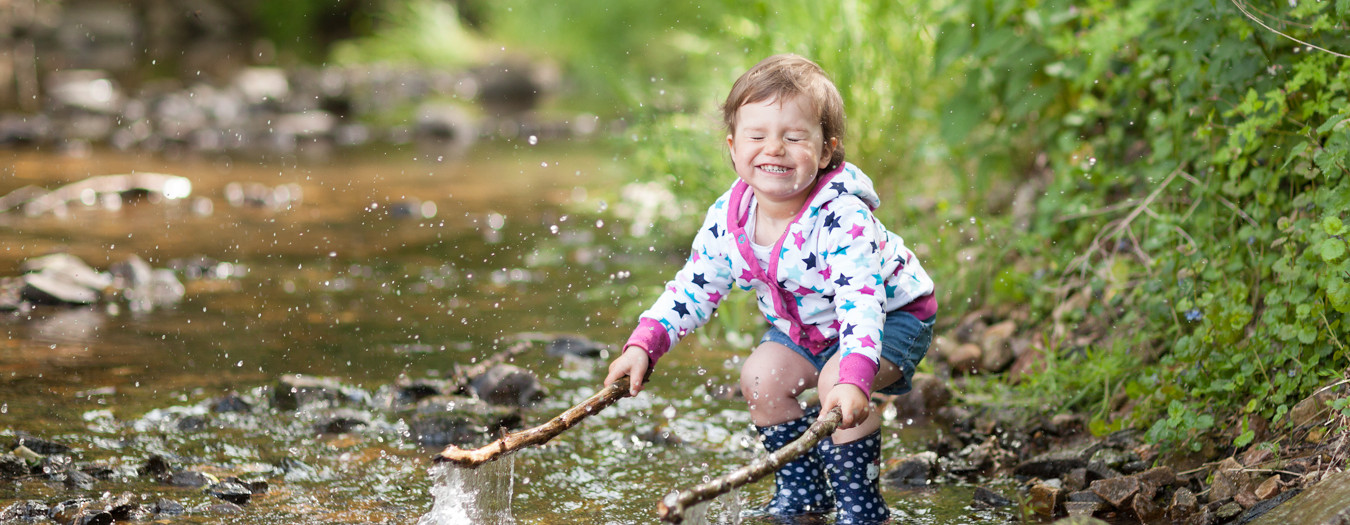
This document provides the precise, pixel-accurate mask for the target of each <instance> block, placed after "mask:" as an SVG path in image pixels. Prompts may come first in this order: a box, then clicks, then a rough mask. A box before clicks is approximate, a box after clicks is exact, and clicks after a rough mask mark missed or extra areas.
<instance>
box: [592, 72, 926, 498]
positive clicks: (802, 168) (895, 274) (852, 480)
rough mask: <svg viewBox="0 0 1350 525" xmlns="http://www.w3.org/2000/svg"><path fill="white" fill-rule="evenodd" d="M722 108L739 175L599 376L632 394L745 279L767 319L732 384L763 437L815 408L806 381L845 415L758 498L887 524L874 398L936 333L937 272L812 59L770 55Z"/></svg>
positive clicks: (902, 374) (896, 387)
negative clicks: (867, 164) (897, 227)
mask: <svg viewBox="0 0 1350 525" xmlns="http://www.w3.org/2000/svg"><path fill="white" fill-rule="evenodd" d="M722 115H723V121H724V122H725V124H726V128H727V132H728V135H727V147H728V148H729V149H730V153H731V164H732V167H733V168H734V169H735V171H736V175H737V177H738V180H737V181H736V182H735V184H733V185H732V187H731V189H730V190H728V191H727V192H726V193H725V194H723V195H722V196H721V197H719V198H718V199H717V201H716V202H714V203H713V205H712V207H710V208H709V209H708V214H707V218H706V219H704V222H703V226H702V228H700V230H699V232H698V234H697V236H695V238H694V244H693V253H692V255H691V256H690V257H689V260H688V262H687V263H686V264H685V265H684V268H683V269H681V270H680V271H679V273H677V274H676V275H675V278H674V279H673V280H671V281H670V282H669V283H667V285H666V291H665V293H664V294H662V295H661V297H660V298H659V299H657V301H656V303H655V304H654V305H652V307H651V308H650V309H648V310H647V311H646V312H644V313H643V314H642V316H641V319H640V320H639V322H638V327H637V329H636V330H634V331H633V335H632V336H631V337H630V338H629V339H628V342H627V344H625V346H624V351H623V353H622V355H620V356H619V357H618V358H616V359H615V360H614V361H613V362H612V363H610V365H609V374H608V376H607V377H606V378H605V384H606V385H609V384H612V383H613V382H615V381H617V380H618V379H619V378H620V377H622V376H624V375H625V374H626V375H628V377H629V378H630V380H631V384H630V386H629V389H630V395H637V393H638V392H639V391H640V390H641V389H642V381H641V379H642V378H643V377H646V374H647V371H648V369H649V368H650V367H652V366H654V365H655V364H656V361H657V360H658V359H660V358H661V356H662V355H664V354H665V353H666V351H667V350H669V349H670V347H671V346H673V345H674V344H675V343H676V342H678V341H679V340H680V338H682V337H684V336H685V335H687V334H688V333H689V332H690V331H691V330H694V329H695V328H697V327H699V326H702V325H703V324H704V323H705V322H707V321H708V319H709V318H710V317H711V316H712V314H713V311H714V310H716V309H717V306H718V304H720V303H721V301H722V299H723V298H724V297H726V294H727V293H729V292H730V291H731V288H732V286H733V285H735V286H738V287H740V288H742V289H745V290H750V289H753V290H754V291H755V293H756V295H757V296H758V298H759V308H760V311H761V312H763V314H764V317H765V318H766V319H767V320H768V321H769V324H770V325H771V328H769V330H768V333H766V334H765V335H764V337H763V338H762V339H761V340H760V343H759V346H757V347H756V348H755V349H754V351H753V352H752V353H751V354H750V357H749V358H748V359H746V361H745V364H744V366H743V367H742V368H741V391H742V393H744V394H745V398H746V400H747V402H748V403H749V405H750V417H751V419H752V420H753V421H754V423H755V425H756V426H757V427H758V429H759V431H760V434H761V436H762V439H763V443H764V446H765V448H766V449H767V450H769V451H770V452H772V451H774V450H777V449H778V448H781V447H782V446H784V445H786V444H787V443H789V442H791V441H793V440H795V439H796V438H797V437H798V436H800V435H801V434H802V433H803V432H804V431H805V430H806V428H807V427H808V426H809V425H810V424H811V422H812V421H814V419H815V417H816V412H815V411H812V412H810V413H807V412H806V411H804V410H803V408H802V406H801V404H799V403H798V401H797V396H798V395H799V394H801V393H802V392H803V391H805V390H806V389H808V388H810V387H812V386H815V387H817V389H818V392H819V395H820V399H821V400H822V402H821V406H820V410H822V411H829V410H830V409H832V408H834V407H838V408H839V409H840V410H841V412H842V414H843V419H842V423H841V424H840V426H839V430H837V431H836V432H835V433H834V434H833V435H832V436H830V438H829V439H825V440H822V442H821V445H820V446H819V447H817V449H816V450H815V451H814V452H813V453H812V454H808V455H805V456H802V457H800V458H798V459H796V460H794V461H792V462H791V463H788V464H787V465H785V466H783V468H781V469H780V470H779V471H778V472H777V478H776V480H775V481H776V490H775V492H774V496H773V499H772V500H771V501H770V502H769V504H768V506H767V507H766V508H765V509H764V510H765V511H766V512H767V513H769V514H771V515H775V516H795V515H802V514H819V513H826V512H829V511H831V510H835V509H837V517H836V523H840V524H854V523H867V524H871V523H882V522H884V521H886V519H887V518H888V517H889V515H890V511H889V510H888V509H887V508H886V503H885V501H883V500H882V498H881V491H880V487H879V477H880V476H879V475H880V455H881V438H880V434H881V433H880V430H879V429H880V424H881V423H880V419H881V418H880V415H879V414H878V413H877V412H875V411H873V410H872V405H871V402H870V396H871V393H872V392H874V391H877V392H883V393H888V394H903V393H905V392H908V391H909V390H910V379H911V378H912V377H913V375H914V367H915V366H916V365H917V364H918V363H919V360H921V359H923V356H924V353H925V352H926V351H927V349H928V343H929V341H930V339H931V337H932V328H933V321H934V319H935V317H936V312H937V302H936V300H935V299H934V297H933V281H932V280H931V279H929V277H928V274H927V273H925V272H924V270H923V268H922V267H921V266H920V265H919V261H918V260H917V259H916V258H915V256H914V253H913V252H911V251H910V250H909V249H907V248H905V244H904V241H902V240H901V239H900V237H899V236H897V235H895V234H894V233H891V232H889V231H887V230H886V228H885V227H884V226H882V225H881V223H880V222H878V221H877V219H876V217H874V216H873V215H872V210H873V209H874V208H876V207H877V205H878V204H879V200H878V197H877V195H876V192H875V191H874V190H873V188H872V181H871V180H870V179H868V178H867V176H866V175H864V174H863V173H862V171H860V170H858V168H857V167H855V166H853V165H852V164H849V163H846V162H844V145H843V136H844V110H843V100H842V99H841V98H840V96H839V92H838V90H837V89H836V88H835V86H834V84H833V83H832V82H831V81H830V80H829V78H828V77H826V75H825V72H824V71H823V70H821V68H820V67H819V66H817V65H816V64H815V63H813V62H811V61H810V60H807V59H805V58H802V57H799V56H795V55H776V56H772V57H769V58H767V59H764V60H763V61H762V62H760V63H759V64H757V65H756V66H754V67H753V68H751V69H750V70H749V71H747V72H746V73H745V74H743V75H741V77H740V78H739V79H737V80H736V83H735V84H734V85H733V86H732V88H731V93H730V95H728V96H727V100H726V102H725V103H724V104H723V105H722ZM826 479H828V480H829V482H828V484H827V483H826ZM830 487H833V491H831V490H830Z"/></svg>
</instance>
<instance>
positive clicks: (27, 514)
mask: <svg viewBox="0 0 1350 525" xmlns="http://www.w3.org/2000/svg"><path fill="white" fill-rule="evenodd" d="M49 511H50V509H49V508H48V507H47V504H46V503H43V502H41V501H37V500H27V501H16V502H14V503H11V504H10V505H9V506H7V507H5V508H4V510H0V523H9V522H11V521H20V520H37V519H46V518H47V516H48V512H49Z"/></svg>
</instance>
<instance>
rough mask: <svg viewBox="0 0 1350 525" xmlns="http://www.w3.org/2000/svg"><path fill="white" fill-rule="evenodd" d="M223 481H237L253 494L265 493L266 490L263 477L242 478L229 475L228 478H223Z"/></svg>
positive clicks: (265, 482)
mask: <svg viewBox="0 0 1350 525" xmlns="http://www.w3.org/2000/svg"><path fill="white" fill-rule="evenodd" d="M225 481H226V482H229V483H237V484H239V485H242V486H243V487H244V488H247V489H248V491H249V492H250V493H252V494H253V495H255V496H256V495H258V494H267V490H268V485H267V480H263V479H258V480H243V479H239V478H238V477H235V476H230V477H228V478H225Z"/></svg>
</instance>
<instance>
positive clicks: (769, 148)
mask: <svg viewBox="0 0 1350 525" xmlns="http://www.w3.org/2000/svg"><path fill="white" fill-rule="evenodd" d="M766 142H767V143H766V144H765V145H764V152H765V153H768V154H770V155H782V154H783V151H785V150H786V149H787V148H786V147H785V146H784V144H783V139H779V138H772V137H771V138H769V139H768V140H767V141H766Z"/></svg>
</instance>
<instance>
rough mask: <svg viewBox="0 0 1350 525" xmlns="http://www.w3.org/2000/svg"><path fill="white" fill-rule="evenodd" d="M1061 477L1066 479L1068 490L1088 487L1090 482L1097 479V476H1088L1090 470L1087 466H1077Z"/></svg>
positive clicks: (1065, 485)
mask: <svg viewBox="0 0 1350 525" xmlns="http://www.w3.org/2000/svg"><path fill="white" fill-rule="evenodd" d="M1060 479H1062V480H1064V488H1065V489H1066V490H1071V491H1079V490H1083V489H1086V488H1087V486H1088V483H1091V482H1093V481H1096V480H1097V478H1095V477H1093V478H1089V477H1088V470H1087V469H1086V468H1076V469H1073V470H1070V471H1069V473H1068V474H1065V475H1064V477H1063V478H1060Z"/></svg>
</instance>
